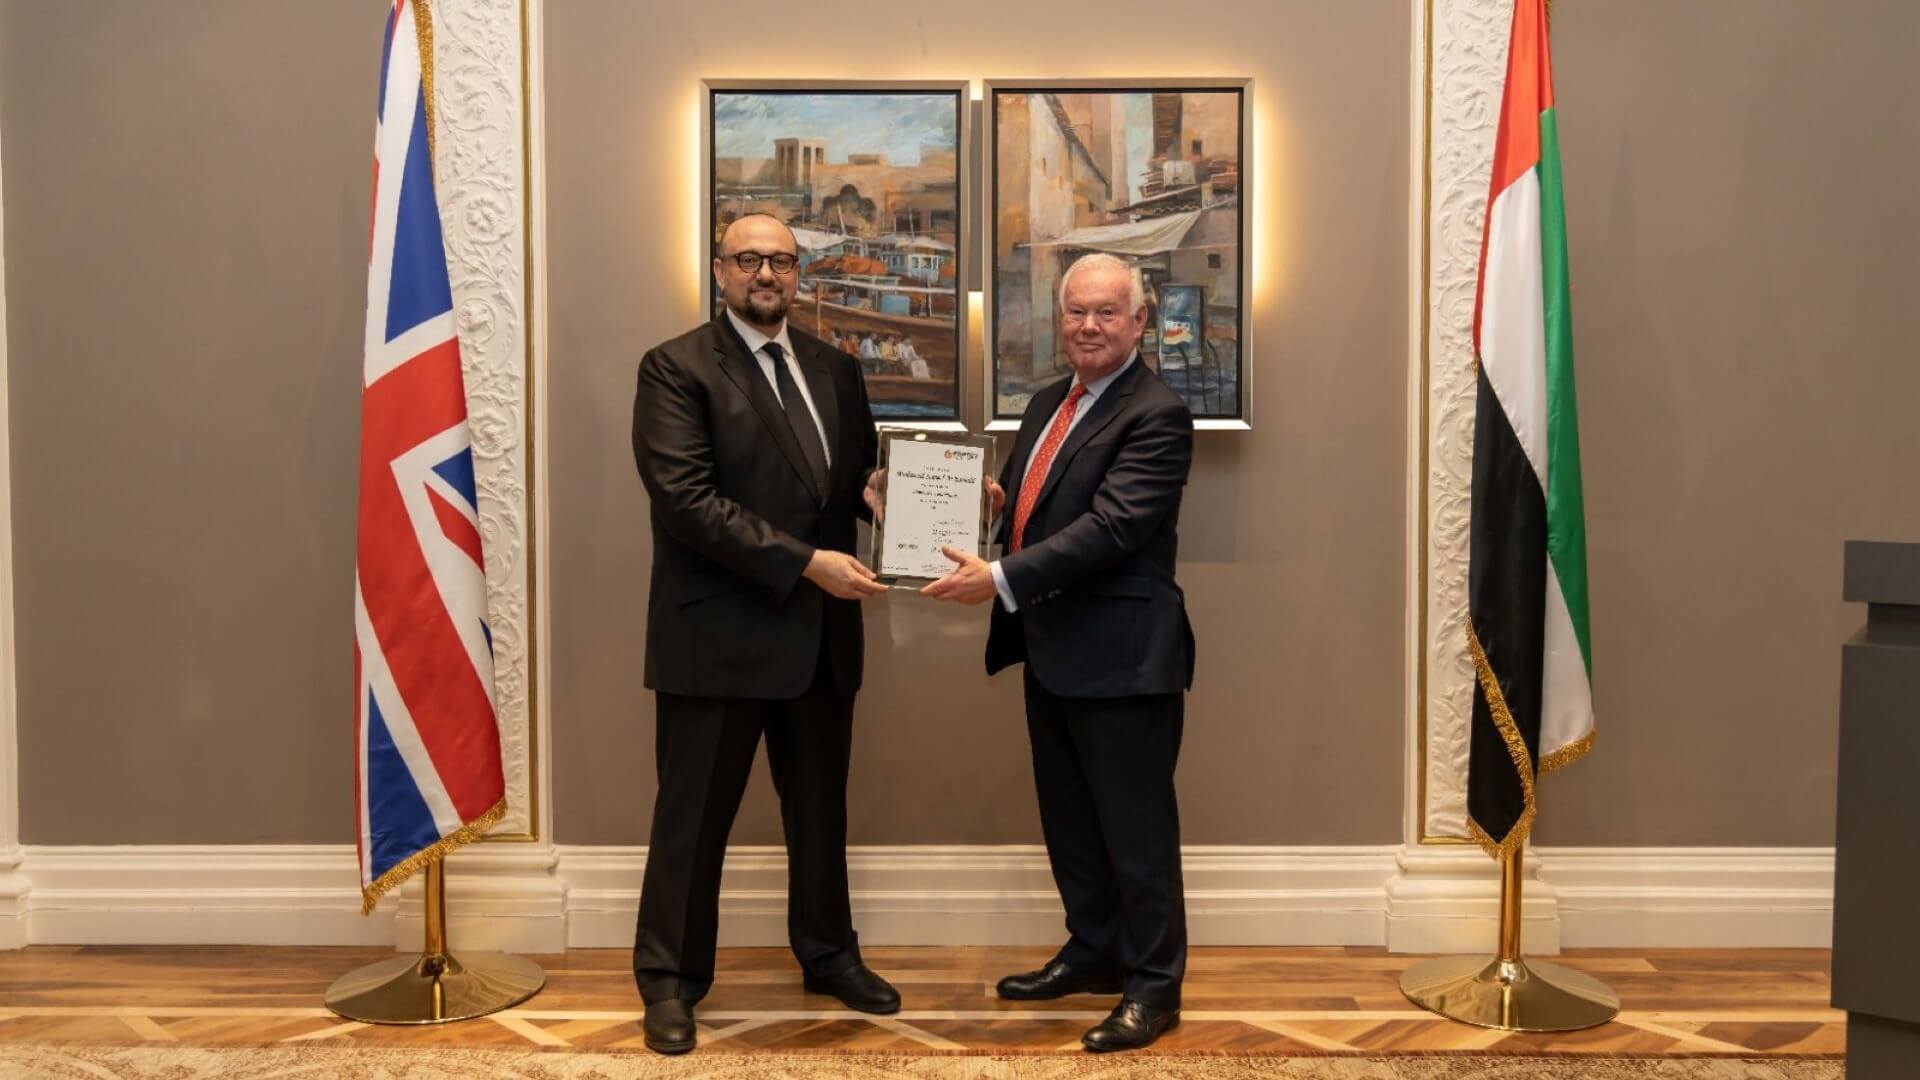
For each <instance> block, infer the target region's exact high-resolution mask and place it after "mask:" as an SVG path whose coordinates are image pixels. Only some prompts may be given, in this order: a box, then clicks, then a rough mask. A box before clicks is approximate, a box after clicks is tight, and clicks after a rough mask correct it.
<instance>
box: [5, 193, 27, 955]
mask: <svg viewBox="0 0 1920 1080" xmlns="http://www.w3.org/2000/svg"><path fill="white" fill-rule="evenodd" d="M5 233H6V226H5V213H4V210H0V949H17V948H19V947H20V946H22V945H24V944H26V921H25V916H26V890H27V883H26V879H25V878H22V877H21V876H20V875H19V873H18V872H17V871H18V868H19V865H20V761H19V754H20V737H19V730H18V728H17V727H16V726H15V713H14V704H15V695H14V681H13V679H14V667H13V461H12V450H11V447H12V435H11V433H10V432H9V431H8V423H7V417H8V414H9V408H10V406H9V404H8V401H7V266H6V244H5V243H4V238H5Z"/></svg>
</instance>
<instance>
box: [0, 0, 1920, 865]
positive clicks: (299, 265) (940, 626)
mask: <svg viewBox="0 0 1920 1080" xmlns="http://www.w3.org/2000/svg"><path fill="white" fill-rule="evenodd" d="M1065 7H1067V5H1058V6H1056V5H1040V4H1032V3H1025V4H1015V3H1008V2H1005V0H989V2H986V3H979V4H974V5H968V6H966V7H964V8H951V9H940V10H937V11H931V12H929V13H927V14H923V15H919V16H914V15H903V14H901V12H902V9H901V8H900V7H899V5H897V4H888V5H882V4H868V3H854V4H848V5H842V6H841V7H840V8H837V9H835V14H834V15H833V16H832V17H831V18H828V17H826V16H821V17H820V18H813V17H800V16H792V17H789V16H786V15H781V16H778V17H770V18H772V21H773V24H777V29H768V30H764V31H760V32H759V36H760V37H761V38H762V43H760V44H753V43H743V42H740V41H729V40H727V38H726V36H725V35H724V34H723V33H722V32H721V31H720V30H719V29H716V28H715V27H716V24H717V23H719V22H720V21H721V20H715V19H703V18H697V17H693V16H691V15H690V14H688V13H687V12H686V9H683V8H681V7H678V6H668V5H655V4H629V3H615V2H612V0H604V2H588V0H553V2H552V3H550V4H549V10H548V11H547V16H546V35H547V53H546V58H545V60H546V65H547V92H548V98H547V125H548V167H549V190H548V192H547V198H548V206H549V215H550V223H549V224H550V229H551V233H550V237H551V249H550V256H551V258H550V265H549V277H548V286H549V294H550V297H551V305H552V310H551V312H550V319H549V324H550V325H549V332H550V335H551V369H550V387H551V389H550V400H549V402H548V407H549V419H550V423H551V427H552V436H551V438H552V447H551V460H550V462H549V465H550V472H549V473H548V476H547V480H546V483H547V484H548V489H549V494H550V497H551V501H552V521H553V527H552V535H551V536H548V537H543V538H542V542H543V544H544V545H545V546H546V549H547V550H548V551H549V552H550V554H551V557H552V566H553V580H552V585H553V588H552V593H551V596H550V597H549V598H548V599H549V600H550V601H551V604H552V617H553V631H552V638H551V647H552V653H553V660H554V666H553V670H552V671H551V672H549V673H548V674H547V678H548V681H549V685H550V686H551V689H552V694H553V716H552V721H553V728H554V738H553V742H552V745H551V747H550V749H551V752H552V753H553V755H554V770H555V777H554V779H555V791H554V800H555V807H556V816H557V822H556V833H557V835H558V837H559V839H561V840H563V841H568V842H577V843H585V842H604V843H640V842H643V841H644V838H645V835H646V826H647V816H648V808H649V805H650V801H651V796H652V791H653V786H652V782H651V772H652V758H651V746H652V724H651V702H650V701H649V700H648V699H647V697H646V695H645V693H644V691H643V690H642V689H641V687H640V663H639V655H640V654H639V649H640V625H641V613H642V612H643V610H644V607H645V602H646V597H645V570H644V568H645V566H646V561H647V557H648V550H647V539H646V507H645V500H644V496H643V494H642V492H641V491H640V488H639V484H638V482H637V480H636V479H635V478H634V476H633V466H632V463H631V455H630V450H629V448H628V443H627V438H628V431H627V428H628V423H629V420H628V417H629V412H628V409H629V404H630V401H631V394H632V378H633V367H634V364H635V362H636V361H637V360H638V357H639V354H640V352H641V351H642V350H643V349H644V348H645V347H646V346H647V345H650V344H652V343H653V342H655V341H657V340H660V339H661V338H664V337H666V336H668V335H670V334H673V333H676V332H678V331H679V330H681V329H683V328H685V327H686V326H687V325H690V324H691V323H692V322H693V321H694V320H696V319H697V318H698V317H699V309H700V299H699V295H698V285H697V281H698V278H697V276H696V275H697V269H696V264H697V259H698V236H697V234H698V225H697V213H696V209H697V202H696V199H697V195H696V192H695V188H696V186H697V176H696V173H695V163H694V161H693V155H694V154H695V152H696V149H697V146H698V126H697V124H698V117H697V102H698V95H697V83H698V79H699V78H700V77H701V76H703V75H713V76H722V75H724V76H800V75H807V74H821V73H845V74H854V72H852V71H850V70H847V69H846V68H845V65H844V63H843V62H842V60H841V59H838V58H858V64H859V70H858V72H857V73H858V74H859V75H861V76H864V77H876V78H878V77H899V78H904V77H923V78H934V77H938V78H946V77H966V76H975V77H978V76H995V75H1006V76H1022V75H1072V74H1080V75H1112V74H1127V73H1136V72H1137V73H1141V74H1165V75H1176V74H1191V73H1227V74H1236V75H1239V74H1244V75H1251V76H1253V78H1254V79H1255V86H1256V104H1257V106H1258V109H1259V111H1260V126H1259V128H1258V136H1259V140H1260V143H1259V147H1258V154H1259V157H1258V159H1257V161H1256V162H1255V169H1256V176H1258V177H1261V180H1260V183H1261V187H1262V195H1263V200H1264V202H1263V206H1264V209H1263V211H1262V214H1261V217H1260V219H1259V220H1258V221H1257V226H1258V230H1259V231H1258V233H1257V236H1256V242H1257V243H1259V244H1260V245H1262V246H1263V247H1264V249H1265V251H1266V254H1264V255H1262V256H1260V258H1259V259H1258V260H1257V262H1258V269H1259V274H1258V276H1257V278H1256V280H1255V281H1254V283H1253V284H1254V289H1255V294H1256V295H1255V303H1254V309H1253V335H1254V336H1253V344H1254V349H1255V353H1256V356H1257V359H1256V361H1255V363H1256V365H1257V367H1258V373H1257V376H1256V378H1255V383H1254V387H1255V394H1256V398H1255V401H1254V414H1255V418H1256V422H1257V424H1258V429H1257V430H1256V431H1254V432H1253V433H1251V434H1245V435H1203V436H1202V438H1201V443H1200V451H1199V457H1198V460H1197V462H1196V467H1195V473H1194V478H1193V484H1192V487H1191V489H1190V490H1189V493H1188V496H1187V508H1186V514H1185V529H1184V534H1185V536H1184V538H1185V541H1186V543H1185V544H1184V545H1183V550H1184V553H1185V556H1186V558H1185V560H1184V562H1183V566H1182V568H1181V575H1182V580H1183V581H1184V582H1185V584H1186V585H1187V588H1188V591H1189V595H1190V597H1191V600H1192V607H1193V613H1194V621H1195V624H1196V629H1197V630H1198V632H1199V634H1200V648H1201V659H1200V672H1199V685H1198V687H1197V689H1196V691H1195V693H1194V696H1193V700H1192V702H1191V706H1190V711H1189V718H1190V719H1189V729H1188V740H1187V751H1186V754H1185V757H1184V758H1183V761H1182V768H1181V783H1182V791H1183V803H1184V806H1183V809H1184V812H1185V813H1184V816H1185V823H1186V835H1187V839H1188V840H1189V841H1190V842H1195V843H1234V842H1246V843H1356V842H1358V843H1390V842H1394V841H1395V840H1397V839H1398V836H1399V828H1398V820H1399V811H1400V804H1399V789H1400V781H1399V777H1400V772H1401V735H1400V731H1401V715H1400V714H1401V701H1402V696H1403V691H1404V685H1403V678H1402V671H1401V668H1402V649H1403V643H1402V611H1403V602H1402V595H1401V593H1402V576H1403V566H1404V562H1405V552H1404V549H1403V544H1404V539H1403V537H1404V532H1405V528H1404V527H1405V520H1404V505H1403V504H1404V477H1405V465H1404V462H1405V454H1406V450H1407V447H1406V439H1405V432H1404V428H1405V400H1406V385H1405V370H1406V369H1405V364H1406V361H1405V341H1406V334H1407V327H1406V316H1405V312H1406V308H1407V296H1406V292H1405V290H1406V285H1405V282H1406V271H1405V241H1406V231H1407V219H1406V213H1407V211H1406V205H1407V199H1406V191H1407V184H1408V176H1407V167H1406V161H1407V156H1408V124H1407V119H1406V114H1407V109H1406V94H1407V87H1408V74H1407V69H1408V64H1407V59H1408V55H1409V52H1410V47H1411V43H1410V41H1409V28H1408V25H1407V21H1408V20H1407V10H1406V5H1405V4H1404V3H1400V2H1389V0H1374V2H1368V3H1364V4H1359V3H1350V4H1329V3H1324V2H1319V0H1296V2H1289V3H1263V2H1258V0H1241V2H1237V3H1231V4H1227V5H1226V6H1224V7H1223V6H1220V5H1215V6H1214V7H1212V8H1209V9H1208V10H1209V13H1210V18H1211V19H1212V24H1213V25H1215V26H1218V27H1221V28H1223V29H1221V30H1220V31H1218V32H1212V31H1209V32H1207V33H1202V34H1196V35H1193V36H1190V37H1189V38H1188V39H1186V40H1184V41H1182V42H1181V43H1180V44H1179V47H1178V48H1176V49H1174V50H1172V51H1171V52H1169V50H1168V48H1167V41H1166V36H1165V34H1164V33H1163V32H1161V31H1159V30H1135V29H1131V28H1132V27H1134V26H1136V25H1138V26H1149V25H1158V24H1157V22H1156V20H1155V18H1154V16H1155V15H1156V13H1163V12H1164V6H1163V5H1158V4H1154V5H1149V4H1113V3H1109V4H1103V5H1099V7H1098V12H1099V14H1098V16H1097V18H1091V19H1090V17H1088V16H1085V15H1080V16H1070V15H1068V14H1066V13H1065V12H1064V11H1062V10H1060V8H1065ZM1556 8H1557V11H1556V17H1555V45H1556V50H1557V53H1556V60H1557V62H1558V65H1559V71H1558V74H1559V82H1560V97H1561V100H1562V102H1563V103H1564V104H1563V115H1562V122H1561V123H1562V138H1563V142H1564V146H1563V150H1564V155H1565V159H1566V167H1567V177H1568V179H1567V195H1568V201H1569V206H1570V210H1571V215H1572V221H1571V229H1572V236H1573V244H1574V248H1573V253H1572V257H1573V267H1574V274H1575V288H1576V293H1575V316H1576V320H1577V321H1576V326H1577V328H1578V337H1577V339H1576V340H1577V349H1578V354H1579V364H1580V376H1581V393H1582V397H1583V406H1584V409H1583V416H1582V420H1583V426H1584V429H1585V437H1586V461H1587V483H1588V498H1589V516H1590V521H1591V523H1592V527H1593V551H1592V560H1593V579H1594V589H1595V616H1594V617H1595V638H1596V643H1597V645H1596V663H1597V664H1598V665H1599V675H1598V690H1597V693H1598V696H1599V704H1600V709H1601V714H1602V715H1601V724H1602V726H1603V734H1602V741H1601V748H1600V750H1599V751H1598V752H1596V754H1595V755H1594V757H1593V758H1592V759H1591V760H1590V761H1589V762H1588V763H1586V764H1584V765H1583V766H1582V767H1580V768H1579V769H1576V770H1574V771H1572V772H1570V773H1568V774H1566V775H1565V776H1564V777H1561V778H1555V779H1552V780H1550V781H1548V783H1547V784H1546V785H1545V787H1544V789H1543V790H1544V800H1545V811H1544V812H1545V824H1544V825H1543V827H1542V830H1541V838H1542V840H1543V841H1547V842H1554V843H1598V844H1639V843H1648V844H1714V843H1726V844H1823V843H1828V842H1830V839H1831V824H1832V822H1831V809H1830V806H1831V801H1832V787H1833V752H1832V746H1831V743H1832V738H1833V731H1834V712H1835V709H1834V692H1835V688H1836V685H1837V684H1836V678H1837V676H1836V672H1837V655H1838V649H1837V648H1836V647H1835V646H1836V645H1837V643H1838V642H1839V640H1840V639H1841V638H1842V637H1844V636H1845V635H1846V634H1848V633H1850V632H1851V630H1852V628H1853V626H1854V625H1855V624H1856V622H1857V619H1858V613H1857V612H1855V611H1852V610H1849V609H1847V608H1846V607H1845V606H1843V605H1841V604H1840V603H1839V602H1838V601H1837V600H1836V599H1835V598H1836V597H1837V595H1838V590H1839V551H1840V548H1839V541H1840V539H1841V538H1842V537H1844V536H1849V535H1876V536H1883V537H1895V536H1905V537H1914V536H1920V499H1916V498H1915V497H1914V496H1915V494H1916V492H1915V490H1914V486H1913V482H1912V481H1911V480H1910V479H1909V477H1910V476H1911V474H1912V468H1911V463H1912V462H1913V461H1914V460H1915V451H1916V450H1917V449H1920V446H1917V445H1916V441H1917V439H1920V437H1917V436H1916V435H1914V434H1913V433H1912V432H1911V430H1910V427H1911V425H1909V424H1905V423H1903V422H1902V414H1903V413H1910V412H1911V405H1910V403H1911V402H1912V401H1914V400H1916V391H1920V366H1916V365H1914V364H1913V363H1912V362H1911V357H1912V349H1911V348H1910V346H1908V345H1907V333H1906V331H1907V324H1908V320H1907V319H1906V317H1905V313H1906V310H1907V308H1908V306H1909V305H1908V303H1907V302H1906V297H1905V296H1904V295H1902V290H1903V289H1906V288H1910V287H1911V286H1912V284H1913V283H1915V282H1916V281H1920V274H1916V272H1915V271H1916V270H1917V269H1920V267H1916V265H1915V256H1914V255H1913V254H1912V253H1911V237H1913V236H1914V235H1916V233H1917V232H1920V206H1917V205H1916V195H1915V194H1914V193H1913V191H1912V189H1911V186H1910V185H1908V184H1905V183H1904V182H1903V181H1902V179H1901V178H1902V177H1904V176H1910V175H1912V174H1913V172H1914V170H1915V166H1916V164H1920V162H1917V161H1916V160H1915V158H1916V154H1917V153H1920V139H1916V138H1915V136H1916V134H1920V132H1916V131H1915V121H1914V120H1913V119H1911V117H1910V116H1909V114H1908V112H1906V111H1905V110H1902V109H1901V108H1900V107H1899V104H1898V103H1899V102H1900V101H1901V100H1902V99H1903V96H1904V94H1905V92H1906V88H1907V86H1908V80H1907V77H1906V72H1905V71H1904V70H1902V69H1901V67H1900V66H1899V65H1898V64H1897V61H1898V59H1899V58H1900V52H1899V50H1900V49H1902V48H1903V47H1904V43H1908V42H1911V41H1913V40H1916V37H1917V36H1920V22H1917V21H1916V17H1917V15H1920V12H1917V11H1916V9H1915V8H1914V7H1912V6H1910V5H1908V4H1905V3H1903V2H1899V0H1882V2H1880V3H1877V4H1875V3H1866V2H1864V0H1862V2H1856V3H1855V4H1852V5H1849V6H1848V9H1847V17H1846V18H1844V19H1841V18H1836V17H1834V16H1833V15H1832V14H1831V13H1830V11H1829V9H1827V8H1825V7H1823V6H1819V5H1810V4H1804V3H1799V2H1796V0H1764V2H1761V0H1694V2H1689V3H1683V4H1673V3H1665V2H1656V0H1631V2H1629V0H1611V2H1609V3H1606V4H1596V3H1583V4H1563V5H1556ZM363 9H364V10H363ZM1073 10H1075V11H1080V10H1093V7H1092V6H1091V5H1089V6H1087V7H1086V8H1084V9H1082V8H1081V7H1080V6H1078V5H1074V6H1073ZM661 12H666V14H661ZM378 22H379V13H378V5H377V4H375V3H371V2H369V3H366V4H361V5H349V4H337V5H336V4H310V3H296V2H292V0H275V2H269V3H248V4H242V3H238V2H228V0H198V2H196V3H195V4H192V5H186V6H181V5H153V4H149V3H145V2H143V0H121V2H115V3H109V2H104V0H102V2H96V3H93V4H90V5H89V6H88V8H87V13H86V17H85V18H79V19H76V18H73V17H72V13H71V12H70V11H68V10H67V8H66V7H64V6H61V5H54V4H46V3H37V2H33V0H0V153H4V154H5V168H4V170H0V174H3V175H4V199H5V225H6V235H5V244H6V270H7V283H6V287H7V290H8V293H7V300H8V304H7V313H8V326H7V333H8V341H9V354H8V360H9V368H10V372H9V375H10V385H9V391H10V395H11V414H10V419H9V423H10V434H11V438H12V447H11V450H12V457H13V468H14V475H13V492H14V502H13V508H12V511H13V526H14V530H15V532H14V554H15V578H16V596H15V605H16V611H15V614H16V620H17V635H18V643H17V649H18V654H17V655H18V692H19V727H20V743H21V745H20V754H21V762H22V764H21V787H22V792H21V796H22V833H23V838H24V839H25V840H26V841H27V842H29V843H41V844H52V843H133V842H177V843H187V842H255V841H285V842H300V841H344V840H347V839H349V838H350V837H351V835H352V833H351V772H350V750H349V746H350V741H349V735H348V724H349V721H348V716H349V715H350V709H351V693H350V689H349V683H350V680H351V677H352V676H351V653H350V651H349V650H350V643H351V633H352V629H351V618H350V613H351V612H350V607H349V597H350V595H351V594H350V591H349V590H350V589H351V582H352V562H353V550H352V532H353V527H352V520H353V499H354V474H353V468H354V465H353V462H354V455H355V450H356V437H355V434H356V428H357V396H356V388H357V377H358V371H359V363H360V358H359V337H360V320H361V310H362V305H363V303H364V296H365V285H364V273H365V271H364V264H365V244H366V234H365V230H366V200H367V173H368V162H367V155H368V152H369V150H370V147H371V138H370V134H371V124H370V113H371V108H370V106H371V104H372V99H373V81H372V80H373V78H374V68H375V63H376V60H377V42H378V30H379V26H378ZM1089 27H1092V30H1089ZM1169 56H1170V57H1171V58H1163V57H1169ZM263 88H270V92H265V91H263ZM1902 117H1908V118H1907V119H1901V118H1902ZM982 629H983V628H982V626H981V623H980V621H979V618H978V614H977V613H968V612H956V611H949V610H946V609H933V608H930V607H928V606H926V605H922V604H919V603H917V602H915V601H911V600H901V601H898V602H891V601H890V602H888V603H887V604H886V605H875V606H874V607H873V609H872V610H871V612H870V624H869V630H870V633H871V638H870V641H871V643H872V649H871V659H870V662H869V682H868V687H869V688H868V690H867V691H866V692H865V693H864V694H863V695H862V700H861V706H860V716H859V730H860V738H859V746H858V751H857V752H858V755H859V758H858V760H857V761H856V764H855V783H854V790H853V793H852V811H853V816H854V834H855V839H856V840H857V841H860V842H865V843H891V842H1031V841H1035V840H1037V839H1038V830H1037V827H1036V825H1035V822H1034V816H1033V810H1032V793H1031V782H1030V780H1029V778H1028V776H1027V770H1026V765H1025V746H1024V736H1023V733H1022V731H1021V722H1020V719H1019V712H1018V697H1019V693H1018V686H1017V683H1016V682H1015V681H1014V680H1013V679H1009V678H1007V677H1006V676H1002V677H1001V678H1000V679H998V680H995V681H991V682H990V681H988V680H986V679H985V678H984V676H982V675H980V674H979V668H978V664H979V653H980V647H981V638H982ZM777 835H778V829H777V824H776V820H775V818H774V815H773V813H772V806H771V799H770V798H769V793H768V791H767V786H766V784H765V781H764V778H762V779H761V780H760V781H758V782H757V783H756V787H755V791H754V794H753V796H752V799H751V802H750V804H749V806H748V807H747V809H746V811H745V812H744V814H743V818H742V822H741V826H740V828H739V829H738V830H737V831H736V834H735V838H736V839H737V840H740V841H744V842H770V841H772V840H774V839H775V838H776V837H777Z"/></svg>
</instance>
